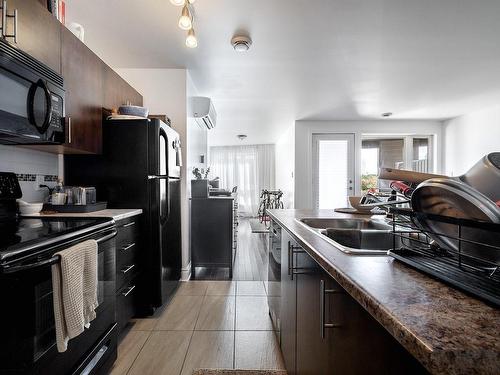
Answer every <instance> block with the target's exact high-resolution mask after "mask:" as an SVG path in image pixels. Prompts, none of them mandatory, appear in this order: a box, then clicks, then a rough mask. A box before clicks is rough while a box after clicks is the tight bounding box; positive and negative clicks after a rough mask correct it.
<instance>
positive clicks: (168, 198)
mask: <svg viewBox="0 0 500 375" xmlns="http://www.w3.org/2000/svg"><path fill="white" fill-rule="evenodd" d="M169 219H170V181H167V219H166V221H168V220H169Z"/></svg>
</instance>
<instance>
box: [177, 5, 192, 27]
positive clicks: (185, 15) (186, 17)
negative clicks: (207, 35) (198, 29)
mask: <svg viewBox="0 0 500 375" xmlns="http://www.w3.org/2000/svg"><path fill="white" fill-rule="evenodd" d="M179 27H180V28H181V29H182V30H189V29H190V28H191V27H193V22H192V20H191V14H190V13H189V9H188V7H187V5H184V8H182V13H181V18H179Z"/></svg>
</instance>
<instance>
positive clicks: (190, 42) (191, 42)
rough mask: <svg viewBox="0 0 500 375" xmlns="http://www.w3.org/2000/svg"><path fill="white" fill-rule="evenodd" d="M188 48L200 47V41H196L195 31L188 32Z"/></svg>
mask: <svg viewBox="0 0 500 375" xmlns="http://www.w3.org/2000/svg"><path fill="white" fill-rule="evenodd" d="M186 46H187V47H189V48H196V47H197V46H198V39H196V35H195V34H194V29H190V30H189V31H188V35H187V37H186Z"/></svg>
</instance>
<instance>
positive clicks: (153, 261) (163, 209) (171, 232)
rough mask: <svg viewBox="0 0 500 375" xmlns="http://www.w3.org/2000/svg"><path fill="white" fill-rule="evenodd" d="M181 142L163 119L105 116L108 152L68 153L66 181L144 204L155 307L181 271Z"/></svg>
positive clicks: (150, 301) (145, 288)
mask: <svg viewBox="0 0 500 375" xmlns="http://www.w3.org/2000/svg"><path fill="white" fill-rule="evenodd" d="M181 166H182V157H181V144H180V139H179V134H178V133H177V132H176V131H174V130H173V129H172V128H171V127H170V126H168V125H167V124H165V123H164V122H162V121H160V120H157V119H152V120H149V119H138V120H107V121H104V122H103V153H102V155H91V156H90V155H66V156H65V159H64V174H65V184H67V185H83V186H95V187H96V189H97V200H99V201H107V202H108V207H109V208H142V209H143V215H142V221H141V224H142V225H141V243H142V249H141V251H142V253H143V256H142V257H141V258H142V260H143V283H142V288H141V289H142V291H141V293H140V294H141V296H142V302H143V303H142V306H143V307H145V311H150V312H152V311H153V310H154V308H156V307H159V306H162V305H163V304H164V303H165V302H167V300H168V299H169V297H170V296H171V294H172V293H173V291H174V290H175V289H176V287H177V285H178V283H179V280H180V275H181V212H180V210H181V204H180V194H181V182H180V177H181Z"/></svg>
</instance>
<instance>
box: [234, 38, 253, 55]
mask: <svg viewBox="0 0 500 375" xmlns="http://www.w3.org/2000/svg"><path fill="white" fill-rule="evenodd" d="M231 45H232V46H233V48H234V50H235V51H238V52H246V51H248V50H249V49H250V46H251V45H252V39H250V37H248V36H244V35H236V36H233V38H232V39H231Z"/></svg>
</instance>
